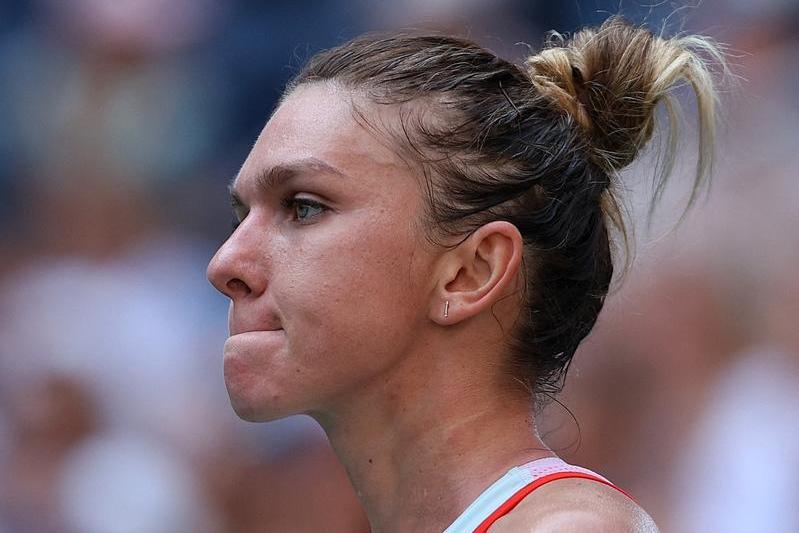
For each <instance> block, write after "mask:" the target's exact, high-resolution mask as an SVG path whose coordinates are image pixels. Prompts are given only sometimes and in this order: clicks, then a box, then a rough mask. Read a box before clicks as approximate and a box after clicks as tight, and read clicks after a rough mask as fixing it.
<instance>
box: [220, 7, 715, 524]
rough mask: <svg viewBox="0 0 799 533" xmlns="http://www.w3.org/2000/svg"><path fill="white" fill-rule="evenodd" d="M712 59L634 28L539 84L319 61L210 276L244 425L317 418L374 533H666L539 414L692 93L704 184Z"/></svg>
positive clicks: (359, 46) (598, 304) (417, 44)
mask: <svg viewBox="0 0 799 533" xmlns="http://www.w3.org/2000/svg"><path fill="white" fill-rule="evenodd" d="M692 50H700V51H703V52H705V53H710V54H711V56H715V57H718V54H717V52H716V49H715V48H713V47H712V45H710V44H708V43H707V42H706V41H703V40H701V39H699V38H680V39H673V40H664V39H661V38H659V37H656V36H653V35H652V34H651V33H649V32H648V31H646V30H644V29H639V28H635V27H633V26H631V25H629V24H628V23H626V22H624V21H623V20H621V19H618V18H614V19H611V20H609V21H607V22H606V23H605V24H603V25H602V26H601V27H600V28H598V29H589V30H583V31H581V32H580V33H578V34H576V35H575V36H574V38H573V39H572V40H571V41H569V42H567V43H560V44H558V45H554V46H551V47H549V48H547V49H546V50H544V51H542V52H541V53H539V54H536V55H533V56H532V57H530V58H529V59H528V60H527V62H526V64H525V65H524V66H523V67H520V66H516V65H513V64H511V63H509V62H506V61H504V60H502V59H500V58H498V57H496V56H495V55H493V54H492V53H490V52H488V51H486V50H484V49H482V48H480V47H479V46H477V45H475V44H473V43H471V42H469V41H466V40H462V39H456V38H450V37H442V36H413V35H394V36H387V37H386V36H383V37H371V36H368V37H362V38H359V39H356V40H354V41H352V42H349V43H347V44H344V45H342V46H340V47H338V48H335V49H332V50H328V51H325V52H322V53H320V54H318V55H317V56H316V57H314V58H313V59H311V61H310V62H309V64H308V65H307V66H306V67H305V68H304V70H303V71H302V72H300V74H299V75H298V76H297V77H296V79H295V80H294V81H293V82H292V83H291V84H290V85H289V87H288V88H287V90H286V92H285V94H284V96H283V98H282V100H281V102H280V105H279V106H278V108H277V109H276V110H275V112H274V114H273V115H272V117H271V118H270V120H269V122H268V123H267V124H266V126H265V128H264V130H263V131H262V132H261V135H260V136H259V138H258V140H257V142H256V144H255V146H254V147H253V149H252V151H251V153H250V154H249V156H248V157H247V160H246V161H245V162H244V165H243V166H242V168H241V170H240V172H239V174H238V176H237V178H236V180H235V182H234V183H233V185H232V186H231V193H232V199H233V208H234V211H235V214H236V217H237V220H238V223H237V227H236V229H235V231H234V232H233V234H232V235H231V237H230V238H229V239H228V241H227V242H226V243H225V244H224V245H223V246H222V247H221V248H220V250H219V251H218V252H217V254H216V256H215V257H214V258H213V259H212V261H211V264H210V265H209V268H208V276H209V279H210V280H211V282H212V283H213V284H214V285H215V286H216V288H217V289H219V290H220V291H221V292H223V293H224V294H225V295H226V296H228V297H229V298H231V300H232V304H231V308H230V317H229V319H230V334H231V335H230V338H229V339H228V341H227V342H226V344H225V350H224V369H225V382H226V385H227V388H228V392H229V395H230V399H231V403H232V405H233V407H234V409H235V410H236V412H237V413H238V415H239V416H241V417H242V418H244V419H246V420H250V421H266V420H273V419H276V418H280V417H284V416H288V415H292V414H297V413H306V414H308V415H310V416H312V417H313V418H315V419H316V420H317V421H318V422H319V423H320V424H321V426H322V427H323V428H324V429H325V431H326V432H327V435H328V437H329V439H330V442H331V444H332V446H333V449H334V450H335V452H336V454H337V455H338V457H339V459H340V460H341V461H342V463H343V464H344V466H345V467H346V469H347V472H348V474H349V476H350V479H351V481H352V483H353V485H354V487H355V489H356V491H357V493H358V496H359V497H360V499H361V501H362V503H363V505H364V507H365V509H366V512H367V515H368V517H369V521H370V524H371V526H372V529H373V531H375V532H395V531H396V532H399V531H403V532H406V531H420V532H426V531H430V532H435V531H438V532H440V531H444V530H446V532H447V533H455V532H466V531H469V532H471V531H488V530H489V528H490V531H491V532H492V533H496V532H500V533H501V532H514V531H655V530H656V527H655V525H654V523H653V522H652V520H651V519H650V518H649V517H648V515H647V514H646V513H645V512H644V511H643V510H642V509H641V508H640V507H639V506H638V505H637V504H636V503H635V502H634V501H633V500H632V499H631V498H630V497H628V496H627V495H625V494H623V493H622V492H621V490H620V489H617V488H615V487H614V486H613V485H612V484H611V483H610V482H609V481H607V480H605V479H604V478H602V477H600V476H598V475H597V474H594V473H592V472H590V471H588V470H585V469H581V468H579V467H573V466H570V465H567V464H566V463H564V462H563V461H561V460H560V459H559V458H557V457H556V456H555V454H554V453H553V452H552V451H551V450H549V449H548V448H547V447H546V445H545V444H544V443H543V442H542V441H541V439H540V438H539V436H538V435H537V433H536V429H535V413H536V410H535V409H534V408H533V406H534V405H535V404H536V402H533V401H532V400H533V399H534V398H540V397H542V395H543V396H544V397H546V396H549V395H551V394H552V393H554V392H556V391H558V390H559V388H560V387H561V384H562V380H563V377H564V374H565V372H566V369H567V368H568V365H569V361H570V360H571V358H572V356H573V354H574V352H575V350H576V348H577V346H578V344H579V343H580V342H581V340H582V339H583V338H584V337H585V336H586V335H587V334H588V332H589V331H590V330H591V328H592V326H593V324H594V322H595V321H596V318H597V314H598V313H599V311H600V309H601V308H602V303H603V300H604V297H605V295H606V294H607V291H608V286H609V284H610V281H611V276H612V273H613V262H612V260H611V242H612V239H611V231H610V230H611V228H612V227H616V228H618V229H620V230H621V231H622V232H623V226H622V225H621V219H620V216H619V210H618V208H617V207H616V205H617V204H616V200H615V197H614V194H613V192H612V190H613V187H614V184H615V180H616V174H617V172H618V171H619V170H620V169H621V168H623V167H625V166H626V165H628V164H629V163H631V162H632V161H633V160H634V159H635V157H636V155H637V154H638V152H639V151H640V150H641V149H642V148H643V146H644V145H645V144H646V142H647V140H648V139H649V138H650V137H651V135H652V132H653V125H654V114H655V107H656V105H657V104H658V102H661V101H666V100H667V93H668V91H669V90H670V89H671V88H672V87H673V86H674V85H675V84H678V83H681V82H683V81H686V80H687V82H688V83H689V84H690V85H691V86H692V87H693V89H694V91H695V93H696V97H697V105H698V116H699V124H700V127H699V160H698V161H699V163H698V168H697V175H696V183H695V186H694V193H696V192H697V191H698V190H699V188H700V187H701V185H702V184H703V183H704V182H705V180H706V177H707V175H708V170H709V167H710V163H711V159H712V157H711V146H712V142H713V122H714V101H715V93H714V89H713V83H712V79H711V76H710V75H709V73H708V70H707V68H706V66H705V64H704V63H703V61H702V60H701V59H700V57H699V56H698V55H697V53H695V52H694V51H692ZM673 146H674V144H673V143H670V148H673ZM671 155H673V153H672V152H669V153H667V154H666V161H670V160H671ZM666 176H667V172H664V174H663V175H662V177H661V181H660V182H659V186H658V189H657V191H658V192H659V191H660V190H661V188H662V185H663V184H664V183H665V182H664V180H665V178H666ZM692 199H693V195H692Z"/></svg>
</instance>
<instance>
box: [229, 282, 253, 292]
mask: <svg viewBox="0 0 799 533" xmlns="http://www.w3.org/2000/svg"><path fill="white" fill-rule="evenodd" d="M226 285H227V288H228V290H229V291H230V293H231V294H239V295H247V294H250V293H251V292H252V290H251V289H250V287H249V286H248V285H247V284H246V283H244V282H243V281H242V280H240V279H239V278H234V279H232V280H230V281H228V282H227V284H226Z"/></svg>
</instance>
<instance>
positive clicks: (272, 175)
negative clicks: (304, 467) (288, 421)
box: [208, 82, 435, 421]
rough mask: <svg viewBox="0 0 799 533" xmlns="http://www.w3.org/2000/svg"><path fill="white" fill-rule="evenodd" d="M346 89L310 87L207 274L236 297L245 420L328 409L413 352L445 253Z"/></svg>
mask: <svg viewBox="0 0 799 533" xmlns="http://www.w3.org/2000/svg"><path fill="white" fill-rule="evenodd" d="M351 98H352V96H351V94H350V92H349V91H347V90H345V89H343V88H341V87H340V86H338V85H337V84H334V83H330V82H326V83H321V82H320V83H311V84H305V85H301V86H299V87H298V88H296V89H295V90H294V91H292V92H291V94H289V95H288V96H287V97H286V98H285V99H284V101H283V102H282V104H281V105H280V106H279V107H278V109H277V110H276V111H275V113H274V115H273V116H272V118H271V119H270V120H269V122H268V123H267V124H266V126H265V127H264V129H263V131H262V132H261V134H260V136H259V138H258V140H257V142H256V144H255V146H254V147H253V149H252V151H251V152H250V154H249V156H248V157H247V159H246V161H245V162H244V164H243V166H242V168H241V170H240V172H239V174H238V176H237V178H236V180H235V182H234V184H233V185H232V194H233V199H234V209H235V211H236V215H237V218H238V219H239V220H240V224H239V225H238V227H237V228H236V229H235V231H234V232H233V234H232V235H231V236H230V238H229V239H228V240H227V241H226V242H225V243H224V244H223V245H222V246H221V248H220V249H219V251H218V252H217V253H216V255H215V256H214V258H213V259H212V260H211V263H210V264H209V266H208V278H209V280H210V281H211V282H212V283H213V285H214V286H215V287H216V288H217V289H218V290H220V291H221V292H223V293H224V294H225V295H226V296H228V297H229V298H230V300H231V304H230V312H229V325H230V337H229V339H228V340H227V342H226V343H225V348H224V374H225V384H226V386H227V389H228V393H229V395H230V399H231V403H232V405H233V407H234V409H235V411H236V412H237V414H238V415H239V416H240V417H242V418H244V419H247V420H251V421H266V420H272V419H276V418H279V417H283V416H287V415H291V414H296V413H310V414H313V413H315V412H324V411H325V410H326V409H330V408H332V407H333V406H336V405H337V404H345V403H346V402H347V401H348V398H349V397H350V395H351V394H352V393H353V392H354V391H357V390H358V389H360V388H362V387H367V386H369V385H370V384H372V383H376V380H379V379H383V376H384V375H385V374H386V373H388V372H390V370H391V368H392V367H393V366H394V365H396V364H397V362H398V361H399V360H401V358H402V356H403V354H404V353H407V352H408V350H409V349H410V348H411V347H410V344H411V343H413V342H416V341H415V339H417V336H416V335H414V332H418V331H419V328H420V327H423V325H424V322H425V319H426V318H427V316H428V306H429V300H430V298H429V295H430V293H431V292H432V291H433V290H434V286H433V285H434V282H433V281H432V280H431V279H430V275H429V273H430V269H431V268H432V265H433V262H434V260H435V255H434V254H433V253H432V251H431V250H430V249H429V247H428V245H426V243H425V241H424V237H423V235H422V234H421V233H420V231H419V229H418V221H419V220H420V217H421V212H422V206H423V204H422V194H421V189H420V187H419V182H418V180H417V179H416V178H415V177H414V176H413V174H412V172H411V170H410V169H409V168H408V166H407V165H406V164H404V163H403V162H402V160H401V159H400V158H399V157H398V156H397V155H396V154H395V153H394V152H393V151H392V150H390V149H389V148H388V147H387V146H386V144H385V140H382V141H381V140H380V139H378V138H377V137H376V135H375V133H374V132H372V131H369V130H368V129H367V128H365V127H364V126H362V125H361V124H359V123H358V122H357V121H356V120H355V119H354V117H353V112H352V104H351Z"/></svg>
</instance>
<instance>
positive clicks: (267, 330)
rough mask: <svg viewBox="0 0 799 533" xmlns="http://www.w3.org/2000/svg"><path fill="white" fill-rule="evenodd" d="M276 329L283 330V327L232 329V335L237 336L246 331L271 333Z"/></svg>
mask: <svg viewBox="0 0 799 533" xmlns="http://www.w3.org/2000/svg"><path fill="white" fill-rule="evenodd" d="M275 331H283V328H276V329H243V330H241V331H238V330H233V329H231V330H230V336H231V337H235V336H236V335H244V334H245V333H270V332H275Z"/></svg>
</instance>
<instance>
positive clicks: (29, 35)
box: [0, 0, 799, 533]
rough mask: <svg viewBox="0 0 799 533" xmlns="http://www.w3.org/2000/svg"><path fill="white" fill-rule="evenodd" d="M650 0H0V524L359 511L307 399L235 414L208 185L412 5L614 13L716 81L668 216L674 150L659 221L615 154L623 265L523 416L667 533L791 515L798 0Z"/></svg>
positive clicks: (272, 520) (247, 522)
mask: <svg viewBox="0 0 799 533" xmlns="http://www.w3.org/2000/svg"><path fill="white" fill-rule="evenodd" d="M651 3H652V2H646V3H643V2H639V3H635V2H627V1H619V0H615V1H612V2H604V1H601V0H585V1H583V0H579V1H578V0H567V1H563V2H545V1H543V0H537V1H536V0H524V1H523V0H491V1H488V0H396V1H391V2H389V1H375V2H366V1H362V0H330V1H327V2H322V1H309V0H295V1H294V2H272V1H263V0H262V1H256V0H241V1H233V0H71V1H69V2H64V1H60V0H38V1H30V2H22V1H14V0H2V2H0V235H1V237H0V533H51V532H53V533H54V532H59V533H62V532H63V533H127V532H130V533H134V532H135V533H162V532H163V533H167V532H168V533H179V532H191V533H228V532H229V533H255V532H285V533H293V532H320V531H324V532H332V533H336V532H366V531H368V524H367V522H366V520H365V517H364V516H363V513H362V511H361V509H360V507H359V505H358V502H357V499H356V498H355V496H354V494H353V491H352V489H351V488H350V486H349V483H348V480H347V478H346V475H345V474H344V472H343V471H342V469H341V467H340V466H339V465H338V464H337V462H336V460H335V458H334V456H333V455H332V453H331V452H330V450H329V448H328V446H327V443H326V440H325V437H324V434H323V433H322V432H321V430H320V429H319V428H318V426H317V425H316V423H315V422H314V421H312V420H310V419H309V418H305V417H293V418H289V419H286V420H282V421H278V422H274V423H269V424H263V425H253V424H248V423H245V422H242V421H240V420H238V419H237V418H236V417H235V415H234V414H233V412H232V410H231V409H230V407H229V404H228V400H227V394H226V392H225V389H224V383H223V379H222V364H221V349H222V345H223V343H224V340H225V338H226V334H227V332H226V327H227V325H226V309H227V302H226V301H225V300H224V298H223V297H222V296H221V295H219V294H217V293H216V292H215V291H214V290H213V289H212V288H211V287H210V285H209V284H208V283H207V282H206V280H205V274H204V271H205V266H206V264H207V261H208V259H209V258H210V257H211V255H212V254H213V252H214V251H215V249H216V247H217V246H218V245H219V244H220V243H221V242H222V240H223V239H224V238H225V237H226V236H227V234H228V232H229V228H230V213H229V210H228V197H227V190H226V186H227V183H228V181H229V180H230V178H232V177H233V176H234V175H235V173H236V172H237V170H238V167H239V165H240V164H241V162H242V161H243V160H244V158H245V156H246V154H247V152H248V150H249V148H250V146H251V145H252V143H253V141H254V139H255V137H256V136H257V134H258V133H259V131H260V129H261V128H262V126H263V124H264V122H265V120H266V119H267V117H268V116H269V114H270V112H271V110H272V108H273V105H274V103H275V100H276V98H277V97H278V96H279V94H280V92H281V88H282V86H283V84H284V83H285V82H286V80H287V79H288V78H289V77H290V76H291V75H292V73H294V72H296V70H297V68H298V67H299V66H301V65H302V63H303V61H304V60H305V59H307V58H308V57H309V56H310V55H311V54H312V53H313V52H315V51H317V50H319V49H321V48H325V47H329V46H332V45H335V44H337V43H340V42H342V41H343V40H345V39H347V38H350V37H353V36H355V35H357V34H359V33H361V32H364V31H369V30H378V29H391V28H408V27H414V28H423V27H424V28H435V29H439V30H445V31H450V32H457V33H460V34H466V35H468V36H470V37H472V38H474V39H476V40H477V41H479V42H481V43H482V44H484V45H485V46H487V47H489V48H491V49H493V50H494V51H496V52H497V53H499V54H501V55H504V56H505V57H509V58H516V59H520V58H522V57H523V55H524V54H525V52H526V51H527V48H526V47H525V46H524V45H523V44H520V43H528V44H529V45H531V46H532V47H533V48H538V47H539V46H540V45H541V44H542V43H543V40H544V36H545V33H546V31H547V30H550V29H557V30H559V31H561V32H571V31H574V30H575V29H577V28H578V27H580V26H581V25H585V24H595V23H598V22H601V21H602V20H603V19H605V18H606V17H607V16H608V15H609V14H613V13H619V12H620V13H622V14H624V15H626V16H628V17H629V18H630V19H632V20H634V21H636V22H645V23H647V24H649V25H650V26H651V27H652V28H654V29H656V30H660V29H661V28H665V29H666V32H667V33H669V34H673V33H674V32H678V31H691V32H700V33H703V34H707V35H710V36H712V37H714V38H715V39H716V40H718V41H720V42H722V43H725V44H726V45H727V46H728V47H729V50H730V60H731V66H732V69H733V71H734V73H735V75H736V77H735V78H734V81H735V82H734V83H730V84H728V85H726V89H725V91H724V93H723V94H722V103H723V105H724V106H725V112H724V113H725V116H724V121H723V123H722V130H721V132H720V139H719V162H718V165H717V168H716V176H715V182H714V183H713V186H712V189H711V192H710V194H709V195H705V196H703V198H702V199H701V200H700V202H699V205H698V206H697V208H696V209H694V210H693V211H692V212H691V213H690V214H689V216H688V217H687V218H686V220H685V222H684V223H683V224H682V225H680V226H678V227H677V228H674V227H673V225H674V222H675V221H676V218H677V217H678V216H679V212H680V206H681V205H684V201H685V200H686V198H687V188H686V187H687V183H688V180H689V179H690V170H691V165H692V160H691V157H693V154H692V153H691V151H690V149H689V150H687V151H686V152H685V154H686V155H685V159H684V162H685V164H684V165H681V171H680V174H681V175H683V176H682V177H683V178H684V179H680V176H678V179H677V180H676V182H677V186H676V187H674V188H673V189H672V191H671V192H670V194H669V195H668V196H667V198H666V199H665V201H664V202H663V204H662V206H661V208H660V209H659V210H658V211H657V212H656V215H655V217H654V218H653V219H652V220H651V221H650V222H651V223H647V219H646V217H645V216H644V215H645V211H646V203H647V201H648V198H649V194H650V191H649V188H648V187H647V183H648V182H649V180H650V179H651V160H647V159H644V161H643V162H641V163H640V164H637V165H635V166H634V167H633V168H631V169H629V170H628V171H626V172H625V173H624V182H623V183H624V187H625V188H627V189H628V193H627V198H628V201H629V209H630V216H631V219H633V221H634V231H635V236H634V240H635V242H636V251H637V255H636V261H635V264H634V266H633V268H632V270H631V271H630V273H629V274H628V275H627V277H626V279H625V280H624V283H622V284H621V285H619V288H618V289H617V290H615V291H614V293H613V294H612V296H611V297H609V299H608V303H607V305H606V309H605V310H604V311H603V314H602V316H601V317H600V320H599V323H598V325H597V327H596V329H595V332H594V333H593V334H592V336H591V337H590V339H589V340H588V341H587V342H586V343H585V344H584V345H583V346H582V347H581V349H580V351H579V352H578V354H577V356H576V359H575V363H574V365H573V367H572V371H571V374H570V377H569V380H568V385H567V388H566V391H565V393H564V395H563V396H562V397H561V398H560V402H561V404H562V405H561V404H558V403H552V404H551V405H550V407H549V408H548V409H547V412H546V413H545V417H544V419H543V422H542V426H543V427H542V432H544V433H545V435H546V438H547V440H548V442H550V443H551V445H552V446H553V447H554V448H555V449H556V450H558V451H559V452H560V453H561V455H562V456H563V457H564V458H565V459H567V460H569V461H571V462H575V463H578V464H582V465H585V466H587V467H590V468H593V469H595V470H597V471H599V472H601V473H603V474H605V475H606V476H608V477H609V478H611V479H613V480H614V481H615V482H617V483H618V484H619V485H620V486H622V487H624V488H626V489H627V490H629V491H630V492H631V493H632V494H634V495H635V496H636V498H637V499H638V501H639V502H640V503H641V504H642V505H643V506H644V507H645V508H647V509H648V510H649V511H650V512H651V514H652V515H653V516H654V518H655V519H656V521H657V522H658V524H659V525H660V527H661V529H662V530H663V531H675V532H704V533H707V532H716V531H718V532H722V531H723V532H726V533H729V532H739V531H740V532H748V533H751V532H760V533H763V532H792V533H795V532H796V531H799V475H798V474H799V418H798V417H797V413H799V324H797V320H799V318H798V317H799V275H797V273H798V272H799V238H798V237H797V234H798V233H799V181H797V179H796V177H795V176H794V172H795V169H796V168H799V103H797V97H798V96H799V1H796V0H762V1H755V0H751V1H749V0H713V1H707V2H705V3H703V4H702V3H699V5H697V2H692V3H684V2H658V3H656V4H655V5H644V4H651ZM691 105H692V104H691V102H690V100H686V105H685V111H684V113H685V115H686V116H687V118H689V119H690V117H691V113H692V112H693V111H692V107H691ZM687 122H688V123H689V124H690V122H691V121H690V120H688V121H687ZM685 133H686V143H685V144H686V146H687V147H688V148H690V147H691V146H692V143H691V136H692V130H691V128H690V127H688V128H687V129H685Z"/></svg>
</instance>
